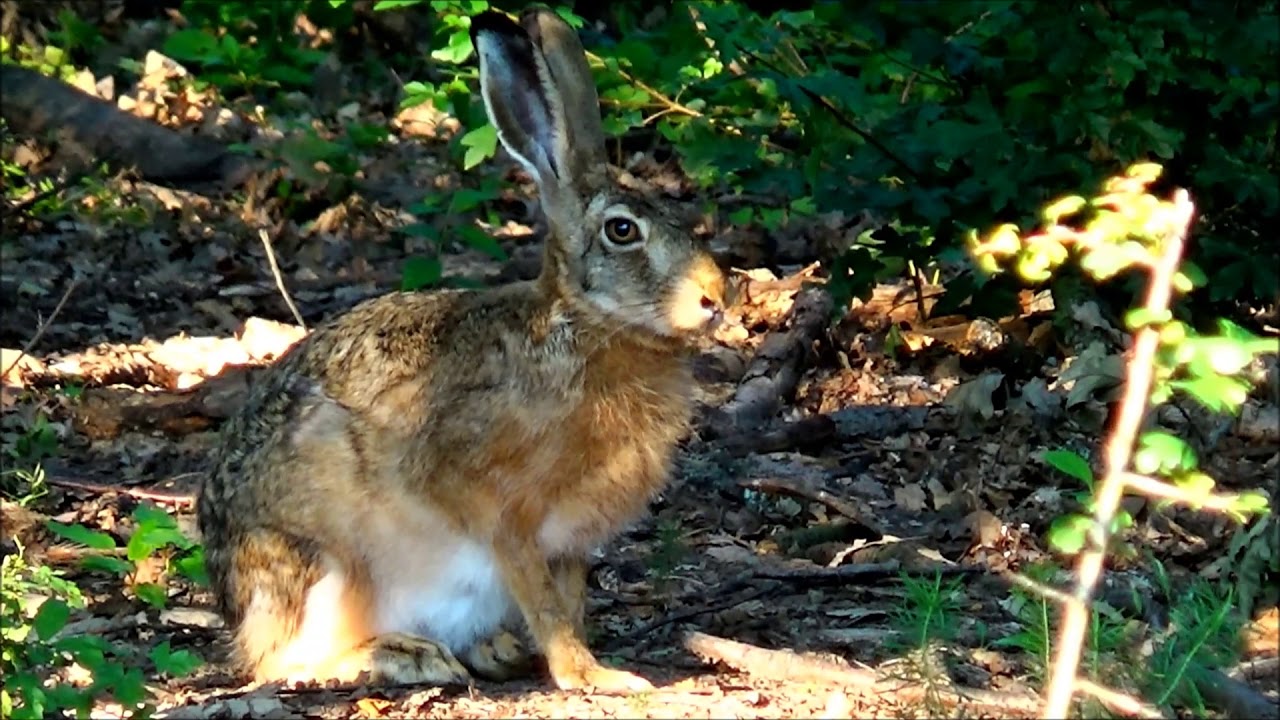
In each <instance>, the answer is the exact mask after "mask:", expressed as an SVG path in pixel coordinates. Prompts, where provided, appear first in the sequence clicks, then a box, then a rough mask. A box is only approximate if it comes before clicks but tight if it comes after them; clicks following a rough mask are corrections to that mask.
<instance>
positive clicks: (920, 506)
mask: <svg viewBox="0 0 1280 720" xmlns="http://www.w3.org/2000/svg"><path fill="white" fill-rule="evenodd" d="M893 502H894V504H896V505H897V506H898V507H900V508H903V509H904V510H909V511H911V512H921V511H923V510H924V509H925V508H926V507H928V506H929V498H928V497H927V496H926V495H925V492H924V488H923V487H921V486H920V484H919V483H912V484H910V485H906V486H903V487H899V488H894V490H893Z"/></svg>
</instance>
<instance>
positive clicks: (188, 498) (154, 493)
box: [45, 476, 196, 507]
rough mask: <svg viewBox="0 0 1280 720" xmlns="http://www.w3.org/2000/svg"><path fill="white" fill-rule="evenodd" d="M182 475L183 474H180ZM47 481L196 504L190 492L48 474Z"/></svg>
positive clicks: (105, 491)
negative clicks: (145, 488) (145, 487)
mask: <svg viewBox="0 0 1280 720" xmlns="http://www.w3.org/2000/svg"><path fill="white" fill-rule="evenodd" d="M179 477H181V476H179ZM45 482H47V483H49V484H50V485H53V486H55V487H61V488H67V489H69V490H83V491H85V492H91V493H97V494H106V493H119V494H121V495H128V496H129V497H132V498H137V499H138V500H151V501H152V502H158V503H166V504H170V505H181V506H186V507H190V506H193V505H195V504H196V498H195V496H194V495H191V494H189V493H171V492H164V491H163V490H144V489H142V488H135V487H128V486H126V485H106V484H103V483H96V482H90V481H88V480H76V479H74V478H63V477H54V476H47V477H45Z"/></svg>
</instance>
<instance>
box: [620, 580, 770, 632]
mask: <svg viewBox="0 0 1280 720" xmlns="http://www.w3.org/2000/svg"><path fill="white" fill-rule="evenodd" d="M750 577H754V576H750ZM747 581H748V578H738V579H735V580H732V581H730V582H729V583H726V584H725V585H723V586H721V587H720V588H718V590H719V592H718V593H717V594H722V595H723V594H729V593H733V592H737V591H738V590H739V589H741V588H742V587H743V586H745V585H747V584H748V582H747ZM781 587H782V586H781V584H780V583H776V582H766V583H764V584H763V585H760V586H759V587H757V588H755V589H754V590H752V591H750V592H747V593H743V594H742V595H739V596H736V597H732V598H729V599H728V600H724V601H721V602H718V603H711V604H707V605H696V606H694V607H688V608H684V609H683V610H680V611H678V612H674V613H671V614H670V615H664V616H663V617H660V618H658V619H657V620H653V621H651V622H647V623H645V624H644V625H641V626H640V627H638V628H636V629H634V630H631V631H630V632H626V633H622V634H621V635H615V636H614V637H612V638H610V639H609V645H610V646H611V647H618V646H620V645H622V644H625V643H627V642H629V641H631V640H636V639H638V638H645V637H649V636H651V635H652V634H653V631H654V630H657V629H659V628H663V627H666V626H668V625H674V624H675V623H678V622H684V621H685V620H692V619H693V618H696V617H698V616H699V615H709V614H711V613H718V612H723V611H725V610H728V609H729V608H732V607H737V606H738V605H741V604H743V603H746V602H750V601H752V600H755V599H756V598H759V597H763V596H765V595H768V594H769V593H771V592H774V591H775V590H778V589H780V588H781Z"/></svg>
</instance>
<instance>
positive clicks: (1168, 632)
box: [995, 560, 1243, 717]
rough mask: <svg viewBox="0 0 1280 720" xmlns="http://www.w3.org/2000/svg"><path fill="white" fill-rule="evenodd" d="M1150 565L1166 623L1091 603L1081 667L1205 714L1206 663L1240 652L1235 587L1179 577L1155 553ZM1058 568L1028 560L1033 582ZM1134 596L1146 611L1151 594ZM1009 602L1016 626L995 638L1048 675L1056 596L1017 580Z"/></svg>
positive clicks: (1034, 672)
mask: <svg viewBox="0 0 1280 720" xmlns="http://www.w3.org/2000/svg"><path fill="white" fill-rule="evenodd" d="M1152 566H1153V569H1154V572H1155V580H1156V585H1157V589H1158V590H1159V591H1160V593H1161V595H1162V596H1163V597H1162V598H1161V600H1162V601H1163V602H1164V603H1167V607H1168V611H1169V622H1168V626H1167V627H1165V628H1156V627H1145V628H1144V627H1140V626H1139V625H1137V624H1136V623H1133V622H1132V621H1130V620H1127V619H1126V618H1125V617H1124V616H1123V615H1121V614H1120V613H1119V612H1118V611H1116V610H1115V609H1114V608H1111V607H1109V606H1107V605H1103V604H1096V605H1094V606H1093V608H1092V609H1091V610H1090V619H1089V633H1088V635H1087V638H1086V646H1085V651H1084V657H1083V662H1082V664H1081V669H1082V672H1083V673H1084V674H1085V675H1086V676H1087V677H1088V678H1089V679H1091V680H1093V681H1095V682H1099V683H1104V684H1106V685H1108V686H1111V687H1120V688H1122V689H1129V688H1133V689H1135V690H1136V691H1137V692H1138V694H1140V695H1141V696H1142V697H1143V698H1144V699H1146V700H1147V701H1148V702H1151V703H1153V704H1154V705H1155V706H1157V707H1169V704H1170V703H1176V704H1177V705H1178V706H1180V707H1187V708H1190V709H1191V710H1192V711H1193V712H1194V714H1195V715H1196V716H1197V717H1202V716H1204V714H1205V708H1204V703H1203V699H1202V695H1201V688H1202V687H1203V686H1204V683H1206V682H1212V681H1213V680H1212V679H1211V676H1210V675H1209V671H1210V670H1211V669H1213V668H1220V667H1224V666H1227V665H1230V664H1232V663H1233V662H1235V661H1236V660H1237V659H1238V658H1239V656H1240V645H1239V642H1240V641H1239V637H1240V632H1239V631H1240V628H1241V624H1242V618H1243V615H1242V614H1241V613H1240V612H1239V609H1238V606H1237V604H1236V603H1235V597H1234V595H1233V594H1232V592H1231V591H1230V590H1220V589H1217V588H1214V587H1213V586H1212V585H1211V584H1210V583H1209V582H1207V581H1205V580H1203V579H1202V578H1199V577H1197V578H1194V579H1192V580H1191V581H1190V582H1189V583H1185V584H1181V585H1178V584H1175V583H1173V582H1172V581H1171V580H1170V579H1169V577H1168V575H1167V573H1166V572H1165V569H1164V566H1163V565H1161V564H1160V563H1159V562H1158V561H1155V560H1152ZM1057 572H1058V571H1056V570H1055V569H1054V568H1052V567H1051V566H1049V565H1037V566H1032V567H1029V568H1027V570H1026V572H1025V575H1026V576H1027V578H1028V579H1030V580H1032V581H1033V582H1035V583H1039V584H1048V583H1050V582H1052V580H1053V577H1054V575H1055V574H1057ZM1134 601H1135V603H1136V604H1137V605H1138V608H1136V609H1137V611H1138V612H1144V613H1145V612H1146V611H1145V610H1143V609H1142V607H1141V606H1142V605H1144V604H1145V603H1146V601H1144V600H1142V599H1141V598H1140V597H1136V596H1135V598H1134ZM1008 607H1009V608H1010V610H1011V611H1012V612H1013V614H1014V616H1015V617H1016V618H1017V620H1018V624H1019V628H1018V630H1017V632H1015V633H1013V634H1011V635H1008V636H1006V637H1004V638H1001V639H999V640H997V641H996V643H995V644H996V645H997V646H1000V647H1008V648H1015V649H1018V650H1021V651H1022V652H1024V653H1026V654H1027V656H1028V658H1029V660H1030V664H1029V667H1028V669H1029V671H1030V674H1031V676H1032V677H1034V678H1036V679H1038V680H1043V679H1044V678H1045V677H1046V676H1047V672H1048V667H1049V665H1050V664H1051V663H1052V661H1053V655H1054V647H1053V643H1054V640H1055V638H1056V635H1057V623H1058V609H1057V607H1056V604H1055V603H1054V602H1053V601H1051V600H1048V599H1047V598H1045V597H1044V596H1041V595H1038V594H1036V593H1033V592H1029V591H1027V590H1026V589H1023V588H1015V589H1014V590H1013V593H1012V595H1011V598H1010V605H1009V606H1008ZM1148 614H1149V613H1148ZM1144 646H1145V647H1144ZM1087 710H1088V712H1089V715H1088V716H1093V714H1094V713H1096V712H1099V711H1101V708H1092V709H1087Z"/></svg>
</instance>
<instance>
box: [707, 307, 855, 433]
mask: <svg viewBox="0 0 1280 720" xmlns="http://www.w3.org/2000/svg"><path fill="white" fill-rule="evenodd" d="M831 308H832V300H831V296H830V295H828V294H827V292H826V291H825V290H823V289H821V288H809V289H806V290H802V291H801V292H800V294H799V295H798V296H797V297H796V302H795V305H794V306H793V307H792V310H791V318H790V323H789V327H788V328H787V329H786V330H779V331H777V332H774V333H771V334H770V335H769V336H768V337H767V338H765V340H764V342H763V343H761V345H760V347H759V349H757V350H756V354H755V356H754V357H753V358H752V359H751V362H750V363H748V364H747V370H746V372H745V373H743V378H742V382H741V383H739V385H738V389H737V390H736V391H735V392H734V394H733V397H732V398H730V399H729V401H728V402H727V403H725V404H724V406H723V407H721V408H720V409H719V410H718V411H717V412H715V413H713V414H712V416H711V418H710V420H711V423H710V427H709V430H711V432H712V434H713V435H714V436H715V437H729V436H733V435H736V434H740V433H742V432H746V431H753V430H758V429H760V428H761V427H762V426H763V425H765V424H767V423H768V422H769V421H770V420H771V419H772V418H773V416H774V415H775V414H776V413H777V412H778V411H779V410H780V409H781V408H782V404H783V402H784V401H785V400H786V399H787V398H789V397H791V395H792V394H794V393H795V389H796V385H797V384H798V383H799V382H800V375H801V368H802V366H803V364H804V360H805V358H806V356H808V354H809V352H810V348H811V346H812V344H813V342H814V341H815V340H817V338H818V336H819V335H820V334H821V333H822V330H823V328H825V327H826V325H827V320H828V318H829V316H830V314H831Z"/></svg>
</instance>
